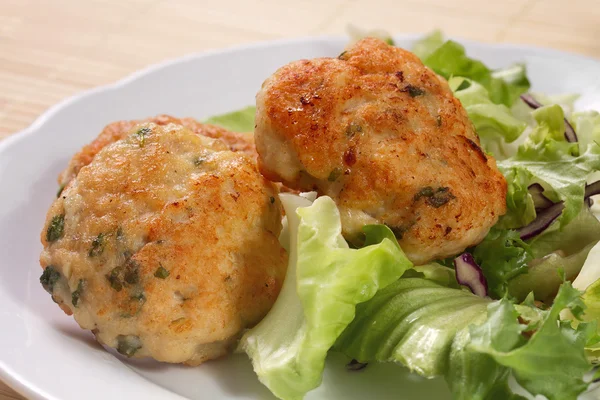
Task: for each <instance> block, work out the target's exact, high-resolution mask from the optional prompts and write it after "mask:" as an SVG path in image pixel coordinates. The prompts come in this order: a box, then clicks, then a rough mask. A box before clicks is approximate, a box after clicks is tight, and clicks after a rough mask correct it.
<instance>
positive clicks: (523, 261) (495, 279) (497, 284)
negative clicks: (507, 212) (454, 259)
mask: <svg viewBox="0 0 600 400" xmlns="http://www.w3.org/2000/svg"><path fill="white" fill-rule="evenodd" d="M472 253H473V257H474V258H475V262H477V264H478V265H479V266H480V267H481V270H482V271H483V275H484V276H485V278H486V280H487V284H488V291H489V294H490V296H492V297H495V298H500V297H503V296H504V295H505V294H506V293H507V291H508V284H509V282H510V281H511V280H512V279H514V278H516V277H517V276H519V275H521V274H525V273H527V272H528V267H527V265H528V263H529V262H530V261H531V260H532V259H533V253H532V251H531V248H530V247H529V246H528V245H527V244H526V243H525V242H523V241H522V240H521V239H520V238H519V233H518V232H517V231H513V230H508V229H497V228H492V229H491V230H490V232H489V233H488V235H487V236H486V237H485V239H484V240H483V241H482V242H481V243H480V244H479V245H477V246H476V247H475V249H474V250H473V252H472ZM526 295H527V293H525V296H526Z"/></svg>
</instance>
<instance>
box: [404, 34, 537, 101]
mask: <svg viewBox="0 0 600 400" xmlns="http://www.w3.org/2000/svg"><path fill="white" fill-rule="evenodd" d="M440 39H441V34H440V33H439V32H434V33H432V34H430V35H429V36H427V37H425V38H423V39H421V40H420V41H418V42H416V43H415V45H414V48H413V51H415V53H416V54H417V56H419V57H420V58H421V60H422V61H423V64H425V65H426V66H428V67H429V68H431V69H433V70H434V71H435V72H436V73H438V74H439V75H441V76H443V77H444V78H446V79H450V78H451V77H453V76H460V77H463V78H468V79H471V80H473V81H475V82H477V83H479V84H481V85H482V86H484V87H485V88H486V89H487V90H488V91H489V94H490V98H491V99H492V101H493V102H494V103H496V104H504V105H506V106H508V107H510V106H512V105H513V104H514V103H515V102H516V101H517V99H518V98H519V96H520V95H521V94H523V93H525V92H527V90H528V89H529V87H530V84H529V80H528V79H527V75H526V72H525V66H523V65H513V66H510V67H509V68H506V69H504V70H499V71H492V70H491V69H489V68H488V67H487V66H486V65H485V64H483V63H482V62H481V61H479V60H475V59H473V58H470V57H468V56H467V54H466V52H465V48H464V47H463V46H462V45H460V44H458V43H456V42H454V41H452V40H448V41H446V42H443V43H441V44H440V41H441V40H440Z"/></svg>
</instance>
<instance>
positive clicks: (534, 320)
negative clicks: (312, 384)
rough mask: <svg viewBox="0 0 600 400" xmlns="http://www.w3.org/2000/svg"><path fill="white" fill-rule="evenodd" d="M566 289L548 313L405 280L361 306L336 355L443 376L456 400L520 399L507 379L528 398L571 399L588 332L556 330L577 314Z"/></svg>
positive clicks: (580, 383) (579, 386)
mask: <svg viewBox="0 0 600 400" xmlns="http://www.w3.org/2000/svg"><path fill="white" fill-rule="evenodd" d="M578 296H579V293H578V292H577V291H576V290H573V289H572V287H571V286H570V285H569V284H568V283H567V284H565V285H564V286H563V287H562V288H561V291H560V292H559V295H558V296H557V299H556V302H555V304H554V305H553V306H552V308H551V309H550V310H549V311H543V310H539V309H533V308H532V306H531V305H527V304H523V305H517V306H515V305H513V304H512V303H511V302H510V301H509V300H507V299H502V300H497V301H491V300H490V299H486V298H481V297H478V296H475V295H473V294H472V293H470V292H468V291H464V290H459V289H451V288H447V287H444V286H442V285H439V284H437V283H435V282H432V281H429V280H427V279H422V278H412V277H411V278H407V277H403V278H402V279H400V280H398V281H397V282H395V283H393V284H391V285H389V286H387V287H386V288H385V289H383V290H381V291H380V292H378V293H377V294H376V295H375V297H373V299H371V300H369V301H368V302H366V303H363V304H360V305H358V306H357V309H356V318H355V319H354V321H352V323H351V324H350V325H349V326H348V328H347V329H346V330H345V331H344V332H343V334H342V335H341V336H340V337H339V339H338V340H337V342H336V344H335V349H337V350H339V351H341V352H343V353H344V354H346V355H348V356H349V357H352V358H355V359H357V360H358V361H360V362H375V361H379V362H397V363H401V364H402V365H405V366H406V367H408V368H410V369H411V370H412V371H415V372H417V373H419V374H421V375H423V376H425V377H434V376H439V375H442V376H444V377H445V379H446V381H447V383H448V385H449V387H450V389H451V391H452V394H453V398H454V399H457V400H467V399H469V400H483V399H498V400H500V399H523V397H521V396H520V395H518V394H516V393H514V392H513V389H512V388H511V386H510V385H509V377H510V376H514V377H515V378H516V379H517V381H518V382H519V384H520V385H521V386H522V387H524V388H525V389H527V390H528V391H529V392H531V393H532V394H534V395H536V394H544V395H546V396H548V398H550V399H551V400H552V399H575V398H576V396H577V394H579V393H581V392H582V391H583V390H585V389H586V388H587V384H586V383H585V382H584V380H583V377H584V374H585V373H586V372H588V371H589V370H590V364H589V363H588V362H587V360H586V359H585V356H584V352H583V346H584V344H585V342H586V341H587V340H588V339H589V337H590V335H591V332H590V328H589V327H587V326H581V327H577V328H572V327H570V326H569V325H568V324H565V323H561V324H559V323H558V315H559V313H560V311H561V310H562V309H565V308H573V309H580V308H581V301H580V300H579V297H578Z"/></svg>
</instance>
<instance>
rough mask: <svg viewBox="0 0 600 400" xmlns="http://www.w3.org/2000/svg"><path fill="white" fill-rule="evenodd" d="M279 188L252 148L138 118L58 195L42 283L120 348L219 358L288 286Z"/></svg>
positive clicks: (169, 358)
mask: <svg viewBox="0 0 600 400" xmlns="http://www.w3.org/2000/svg"><path fill="white" fill-rule="evenodd" d="M276 192H277V191H276V188H275V187H274V185H273V184H272V183H270V182H268V181H267V180H265V179H264V178H263V177H262V176H261V175H260V173H259V172H258V170H257V168H256V165H255V164H254V161H253V160H252V159H251V158H250V157H249V156H247V155H245V154H243V153H240V152H232V151H230V149H229V148H228V147H227V145H225V144H224V143H223V142H221V141H219V140H216V139H211V138H207V137H205V136H202V135H197V134H195V133H193V132H192V131H191V130H189V129H187V128H185V127H182V126H180V125H174V124H167V125H158V124H154V123H146V124H143V125H140V126H137V127H136V128H135V129H134V130H133V131H132V132H131V133H129V134H128V135H127V136H126V137H125V138H123V139H122V140H118V141H116V142H115V143H112V144H110V145H108V146H106V147H104V148H103V149H102V150H100V151H99V152H98V154H96V156H95V157H94V158H93V160H91V162H90V163H89V164H88V165H87V166H84V167H82V168H81V170H80V171H79V173H78V174H77V176H76V177H75V178H73V181H72V182H71V184H69V185H68V186H67V188H65V190H64V191H63V193H62V194H61V195H60V197H59V198H58V199H56V201H55V202H54V203H53V204H52V206H51V208H50V210H49V211H48V214H47V218H46V223H45V227H44V230H43V232H42V235H41V240H42V244H43V246H44V250H43V252H42V254H41V257H40V263H41V265H42V267H43V268H44V272H43V274H42V277H41V279H40V281H41V283H42V285H43V286H44V288H45V289H46V290H47V291H48V292H50V293H51V294H52V298H53V300H54V301H55V302H56V303H58V304H59V305H60V307H61V308H62V309H63V310H64V311H65V312H66V313H67V314H71V313H72V314H73V315H74V317H75V319H76V321H77V322H78V323H79V325H80V326H81V327H82V328H84V329H90V330H92V332H94V334H95V335H96V338H97V339H98V340H99V341H100V342H101V343H103V344H106V345H108V346H110V347H113V348H116V349H117V350H118V351H119V352H120V353H122V354H125V355H127V356H136V357H137V356H149V357H153V358H155V359H157V360H159V361H166V362H173V363H179V362H184V363H188V364H192V365H195V364H199V363H201V362H203V361H205V360H208V359H212V358H216V357H219V356H221V355H223V354H225V353H226V352H227V351H228V350H229V349H230V348H231V347H232V345H233V344H234V343H235V341H236V339H237V338H238V336H239V334H240V333H241V332H242V330H243V329H245V328H247V327H251V326H253V325H254V324H256V323H257V322H258V321H260V320H261V319H262V317H263V316H264V315H265V314H266V313H267V312H268V311H269V309H270V308H271V306H272V304H273V303H274V302H275V299H276V297H277V295H278V293H279V290H280V288H281V285H282V283H283V279H284V276H285V272H286V266H287V254H286V252H285V250H284V249H283V248H282V247H281V246H280V244H279V241H278V235H279V233H280V231H281V204H280V202H279V199H278V197H277V193H276Z"/></svg>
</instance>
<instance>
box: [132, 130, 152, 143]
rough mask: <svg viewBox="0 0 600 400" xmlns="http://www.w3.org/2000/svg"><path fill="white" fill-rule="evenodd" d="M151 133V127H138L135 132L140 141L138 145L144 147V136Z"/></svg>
mask: <svg viewBox="0 0 600 400" xmlns="http://www.w3.org/2000/svg"><path fill="white" fill-rule="evenodd" d="M151 133H152V129H150V128H149V127H144V128H140V129H138V131H137V132H136V133H135V134H136V135H137V137H138V140H139V142H140V147H144V145H145V144H146V136H148V135H150V134H151Z"/></svg>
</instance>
